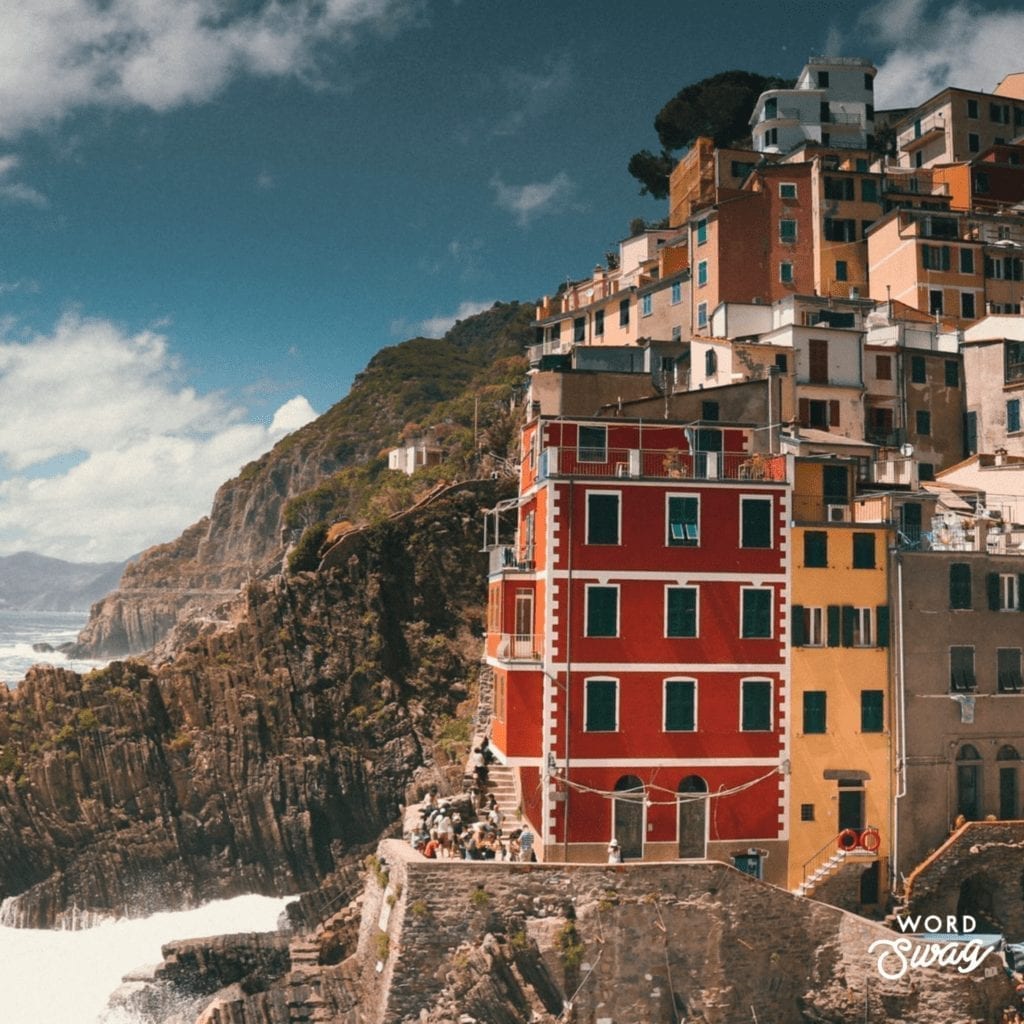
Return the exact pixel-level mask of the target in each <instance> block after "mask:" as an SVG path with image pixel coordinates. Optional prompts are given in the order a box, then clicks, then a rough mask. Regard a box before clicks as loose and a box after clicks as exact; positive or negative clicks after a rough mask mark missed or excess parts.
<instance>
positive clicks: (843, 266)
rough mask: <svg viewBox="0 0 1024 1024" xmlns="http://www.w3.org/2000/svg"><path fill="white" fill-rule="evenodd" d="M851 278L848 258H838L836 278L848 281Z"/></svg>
mask: <svg viewBox="0 0 1024 1024" xmlns="http://www.w3.org/2000/svg"><path fill="white" fill-rule="evenodd" d="M849 279H850V269H849V266H848V265H847V263H846V260H836V280H837V281H848V280H849Z"/></svg>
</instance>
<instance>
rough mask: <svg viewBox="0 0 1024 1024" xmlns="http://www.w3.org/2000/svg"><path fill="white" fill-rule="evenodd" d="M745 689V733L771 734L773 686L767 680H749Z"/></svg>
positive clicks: (743, 727) (743, 721)
mask: <svg viewBox="0 0 1024 1024" xmlns="http://www.w3.org/2000/svg"><path fill="white" fill-rule="evenodd" d="M741 685H742V687H743V719H742V725H741V728H742V729H743V731H744V732H771V728H772V684H771V683H770V682H769V681H768V680H767V679H747V680H746V681H745V682H743V683H742V684H741Z"/></svg>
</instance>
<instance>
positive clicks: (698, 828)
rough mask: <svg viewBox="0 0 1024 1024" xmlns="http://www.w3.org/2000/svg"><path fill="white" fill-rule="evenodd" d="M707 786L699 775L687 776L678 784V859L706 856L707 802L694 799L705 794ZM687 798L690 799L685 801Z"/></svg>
mask: <svg viewBox="0 0 1024 1024" xmlns="http://www.w3.org/2000/svg"><path fill="white" fill-rule="evenodd" d="M707 791H708V784H707V783H706V782H705V781H704V780H703V779H702V778H701V777H700V776H699V775H687V776H686V778H685V779H683V780H682V781H681V782H680V783H679V789H678V792H679V793H680V794H683V797H682V799H680V801H679V859H680V860H685V859H687V858H694V857H699V858H703V857H705V856H707V817H708V802H707V800H700V799H695V798H694V797H695V796H696V794H699V793H707ZM687 797H689V798H690V799H687Z"/></svg>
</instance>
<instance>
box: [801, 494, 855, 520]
mask: <svg viewBox="0 0 1024 1024" xmlns="http://www.w3.org/2000/svg"><path fill="white" fill-rule="evenodd" d="M793 522H795V523H833V524H834V523H852V522H853V508H852V506H851V505H850V502H849V500H848V499H847V498H844V497H831V496H829V495H821V494H811V495H807V494H795V495H793Z"/></svg>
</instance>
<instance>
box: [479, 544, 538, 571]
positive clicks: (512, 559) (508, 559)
mask: <svg viewBox="0 0 1024 1024" xmlns="http://www.w3.org/2000/svg"><path fill="white" fill-rule="evenodd" d="M487 553H488V558H489V560H490V565H489V567H488V568H489V569H490V573H491V575H492V576H493V575H495V574H496V573H499V572H533V569H534V564H533V560H532V559H530V558H520V557H519V556H518V555H517V553H516V549H515V548H513V547H509V546H508V545H506V544H499V545H497V546H496V547H492V548H488V549H487Z"/></svg>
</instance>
